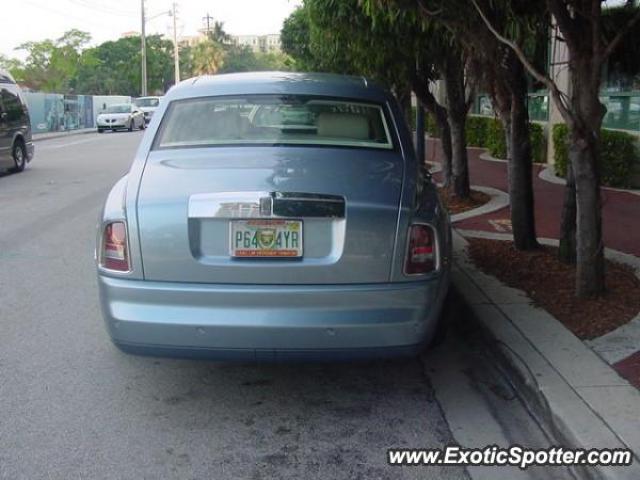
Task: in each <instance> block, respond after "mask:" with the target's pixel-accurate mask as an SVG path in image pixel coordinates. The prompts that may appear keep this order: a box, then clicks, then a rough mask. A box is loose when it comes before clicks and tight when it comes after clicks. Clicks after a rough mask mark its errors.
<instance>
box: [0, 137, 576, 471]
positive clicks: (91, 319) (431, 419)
mask: <svg viewBox="0 0 640 480" xmlns="http://www.w3.org/2000/svg"><path fill="white" fill-rule="evenodd" d="M142 135H143V133H142V132H134V133H117V134H105V135H97V134H83V135H75V136H68V137H64V138H57V139H51V140H47V141H39V142H36V157H35V160H34V161H33V162H32V163H31V164H30V166H29V167H28V168H27V170H25V172H23V173H21V174H12V175H9V174H5V175H2V176H0V202H1V204H2V208H1V209H0V331H1V332H2V334H1V335H0V411H1V412H2V413H1V414H0V444H1V445H2V448H1V449H0V478H6V479H23V478H24V479H39V478H46V479H70V478H122V479H128V478H136V479H142V478H150V479H151V478H154V479H155V478H176V479H177V478H180V479H191V478H194V479H204V478H229V479H239V478H254V479H260V478H264V479H269V478H284V479H287V478H291V479H298V478H301V477H302V476H303V475H304V476H306V475H309V474H310V475H311V476H312V477H314V478H345V479H347V478H348V479H353V478H363V479H379V478H380V479H386V478H422V479H424V478H451V479H453V478H468V475H469V474H470V473H471V474H473V476H474V478H483V477H485V478H493V479H497V478H510V479H516V478H532V477H533V478H554V477H555V478H566V477H565V476H564V475H565V474H566V472H565V471H563V470H559V469H556V470H552V471H546V470H544V469H531V470H529V471H527V472H521V471H519V470H517V469H512V468H500V469H496V468H492V467H476V468H475V469H469V471H467V470H465V469H463V468H460V467H428V468H427V467H391V466H389V465H388V464H387V460H386V454H387V449H388V448H390V447H412V448H430V447H432V448H436V447H442V446H444V445H446V444H448V443H454V442H455V443H460V444H463V445H465V446H474V447H483V446H485V445H489V444H491V443H493V442H496V443H504V444H508V443H522V444H525V445H527V446H547V445H548V441H547V439H546V438H545V437H544V435H543V434H542V432H541V431H540V430H539V429H538V427H537V425H536V424H535V423H534V422H533V420H532V419H531V418H530V417H529V415H528V414H527V412H526V411H525V409H524V407H522V405H521V404H520V402H519V401H518V399H517V398H516V396H515V394H514V393H513V392H512V391H511V390H510V388H509V386H508V385H507V384H506V383H504V382H502V381H501V380H500V376H499V375H498V374H497V373H496V372H495V371H493V370H492V367H491V363H490V362H489V360H488V359H487V358H486V357H485V356H484V354H483V348H482V345H480V344H477V343H475V342H474V341H473V334H471V335H470V337H471V339H470V338H467V337H465V338H461V337H460V335H459V334H458V333H456V334H453V335H451V336H450V337H449V339H448V342H447V343H446V344H445V345H443V346H442V347H440V348H439V349H437V350H436V351H434V352H431V353H429V354H427V355H426V356H424V358H415V359H408V360H401V361H394V362H390V361H389V362H369V363H359V364H346V365H345V364H338V365H334V364H315V365H314V364H308V365H299V364H220V363H210V362H205V361H187V360H170V359H157V358H151V357H133V356H127V355H125V354H123V353H121V352H119V351H118V350H117V349H116V348H115V347H113V346H112V345H111V343H110V341H109V339H108V335H107V333H106V331H105V329H104V327H103V324H102V319H101V317H100V313H99V309H98V302H97V289H96V280H95V267H94V261H93V249H94V244H95V224H96V221H97V218H98V214H99V208H100V205H101V204H102V202H103V200H104V198H105V196H106V194H107V192H108V191H109V189H110V187H111V185H112V184H113V183H114V182H115V181H116V180H117V179H118V178H119V177H120V176H121V175H123V174H124V173H126V171H127V169H128V166H129V163H130V161H131V159H132V157H133V154H134V151H135V148H136V146H137V145H138V143H139V141H140V140H141V138H142Z"/></svg>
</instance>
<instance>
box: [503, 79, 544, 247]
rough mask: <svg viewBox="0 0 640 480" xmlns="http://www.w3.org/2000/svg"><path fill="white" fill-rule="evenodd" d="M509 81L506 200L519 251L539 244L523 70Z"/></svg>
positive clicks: (515, 242)
mask: <svg viewBox="0 0 640 480" xmlns="http://www.w3.org/2000/svg"><path fill="white" fill-rule="evenodd" d="M519 67H520V70H521V75H517V77H518V78H515V79H514V80H515V81H514V82H512V95H511V115H510V122H509V126H510V135H509V137H510V141H509V142H508V143H507V145H508V146H509V161H508V171H509V199H510V202H511V228H512V230H513V243H514V246H515V248H516V249H518V250H532V249H535V248H537V247H538V240H537V238H536V220H535V212H534V202H533V179H532V172H531V170H532V167H533V165H532V163H533V161H532V153H531V141H530V138H529V112H528V110H527V84H526V77H525V75H524V69H523V68H522V66H519Z"/></svg>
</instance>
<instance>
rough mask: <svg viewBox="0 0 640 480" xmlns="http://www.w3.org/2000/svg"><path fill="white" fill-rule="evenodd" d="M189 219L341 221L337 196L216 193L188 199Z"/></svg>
mask: <svg viewBox="0 0 640 480" xmlns="http://www.w3.org/2000/svg"><path fill="white" fill-rule="evenodd" d="M188 216H189V218H344V217H345V199H344V197H342V196H339V195H325V194H317V193H300V192H218V193H198V194H194V195H191V196H190V197H189V212H188Z"/></svg>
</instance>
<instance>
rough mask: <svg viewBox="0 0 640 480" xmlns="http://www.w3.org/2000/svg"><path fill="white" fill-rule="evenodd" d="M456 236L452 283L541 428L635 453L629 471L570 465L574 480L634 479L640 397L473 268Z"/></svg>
mask: <svg viewBox="0 0 640 480" xmlns="http://www.w3.org/2000/svg"><path fill="white" fill-rule="evenodd" d="M461 233H464V231H457V230H456V231H454V235H453V240H454V242H453V246H454V254H453V257H454V258H453V260H454V261H453V265H452V272H451V277H452V281H453V284H454V286H455V288H456V290H457V291H458V292H459V293H460V294H461V296H462V298H463V299H464V303H465V304H466V305H468V306H469V308H470V310H471V312H472V315H470V316H469V317H470V319H472V321H474V322H475V323H476V324H478V325H479V326H480V327H481V331H482V332H483V333H484V334H485V335H483V337H485V342H486V344H487V348H488V350H489V351H490V352H491V353H492V354H493V355H494V357H495V358H497V359H498V361H499V363H500V364H501V366H502V368H503V371H504V373H505V374H506V375H507V377H508V379H509V381H510V382H511V383H512V384H513V385H514V386H515V389H516V391H517V392H518V395H519V396H520V398H521V399H523V400H524V401H525V403H526V404H527V406H528V408H529V410H530V411H531V413H532V414H533V415H534V416H535V417H536V419H537V421H538V422H539V424H540V425H541V426H542V427H543V428H544V429H545V430H546V432H547V434H548V435H549V436H550V438H552V439H553V440H555V441H556V442H558V444H559V445H560V446H562V447H564V448H580V449H591V448H597V449H603V448H608V449H619V448H628V449H630V450H631V451H632V452H633V463H632V464H631V465H630V466H622V467H607V466H594V467H585V466H580V467H575V468H576V473H577V474H578V478H589V479H592V478H593V479H596V478H597V479H602V478H604V479H612V480H613V479H629V480H637V479H638V478H640V392H639V391H638V390H636V389H635V388H633V387H632V386H630V385H629V383H628V382H626V381H625V380H624V379H622V378H620V377H619V376H618V375H617V374H616V372H615V371H614V370H613V369H612V368H611V367H610V366H609V365H608V364H607V363H606V362H605V361H604V360H603V359H602V358H601V357H600V356H598V355H597V354H596V353H595V352H594V351H593V350H591V349H590V348H589V347H588V346H587V345H586V344H585V343H583V342H582V341H580V340H579V339H578V338H577V337H576V336H574V335H573V334H572V333H571V332H569V330H567V329H566V328H565V327H564V325H562V324H561V323H560V322H559V321H558V320H556V319H555V318H554V317H553V316H551V315H550V314H549V313H547V312H546V311H545V310H543V309H541V308H537V307H536V306H534V305H532V304H531V300H530V299H529V298H528V297H527V296H526V295H525V294H524V292H521V291H519V290H516V289H513V288H509V287H507V286H505V285H503V284H502V283H501V282H499V281H498V280H497V279H496V278H494V277H492V276H490V275H487V274H485V273H483V272H481V271H480V270H478V269H477V268H476V267H475V266H474V264H473V263H472V262H471V261H470V260H469V258H468V256H467V254H466V245H467V241H466V240H465V238H464V237H463V236H462V235H461Z"/></svg>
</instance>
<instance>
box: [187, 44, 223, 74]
mask: <svg viewBox="0 0 640 480" xmlns="http://www.w3.org/2000/svg"><path fill="white" fill-rule="evenodd" d="M225 56H226V53H225V50H224V48H223V46H222V44H221V43H219V42H217V41H215V40H213V39H212V38H207V39H206V40H204V41H202V42H199V43H197V44H196V45H195V46H194V47H193V49H192V52H191V58H192V61H193V73H194V74H195V75H213V74H216V73H218V71H219V70H220V69H221V68H222V66H223V65H224V61H225Z"/></svg>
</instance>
